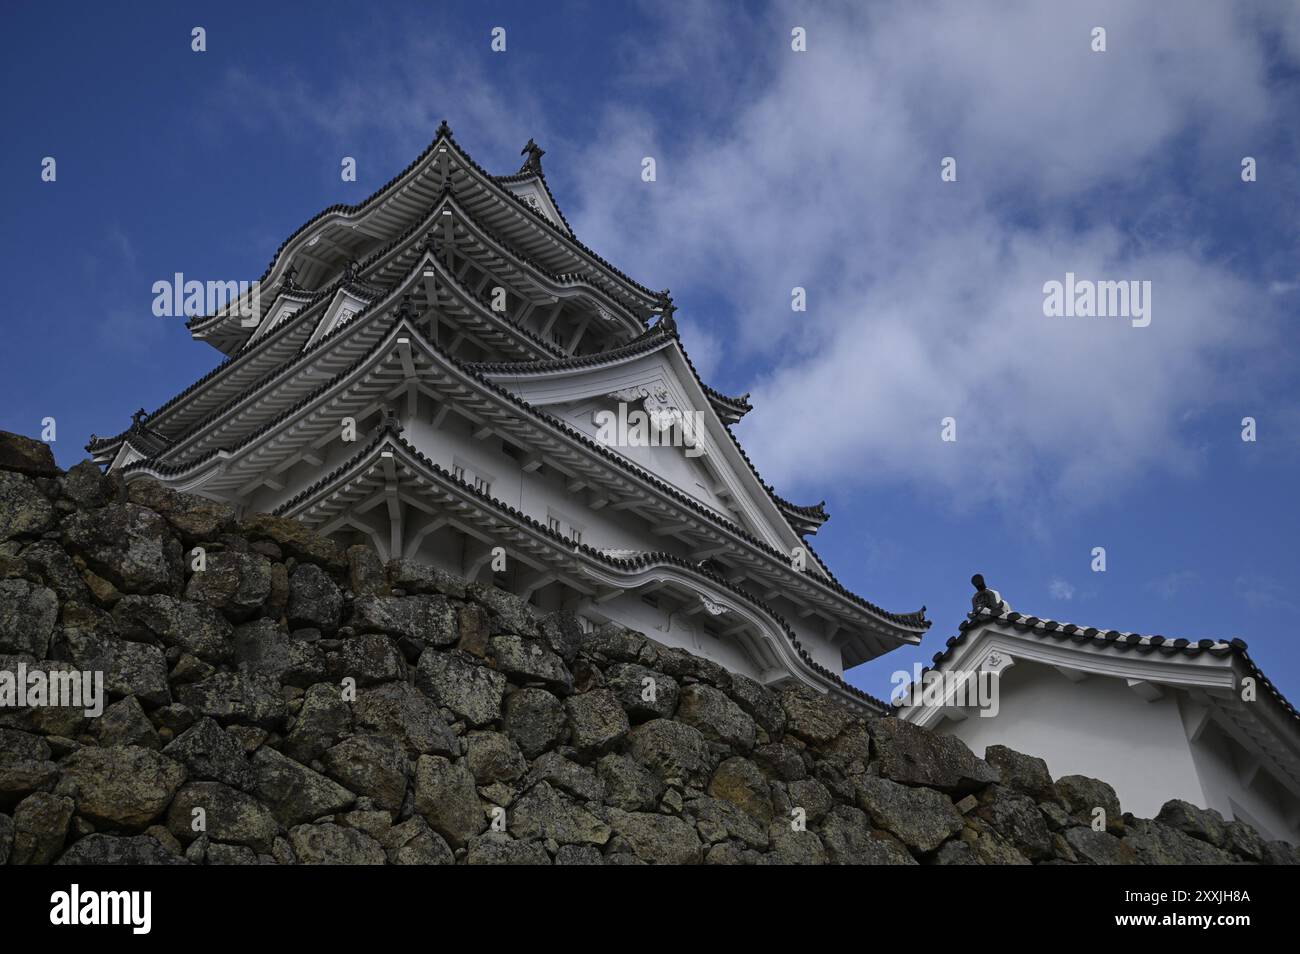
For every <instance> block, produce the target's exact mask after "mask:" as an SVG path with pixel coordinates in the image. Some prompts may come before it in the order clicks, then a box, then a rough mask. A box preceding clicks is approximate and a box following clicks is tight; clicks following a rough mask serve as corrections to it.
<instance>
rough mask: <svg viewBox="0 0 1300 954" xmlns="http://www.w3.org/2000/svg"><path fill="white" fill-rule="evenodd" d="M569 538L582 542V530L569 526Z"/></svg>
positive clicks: (575, 541)
mask: <svg viewBox="0 0 1300 954" xmlns="http://www.w3.org/2000/svg"><path fill="white" fill-rule="evenodd" d="M569 539H570V540H572V541H573V542H574V543H581V542H582V531H581V530H579V529H578V528H577V527H570V528H569Z"/></svg>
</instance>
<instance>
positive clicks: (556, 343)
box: [88, 123, 929, 703]
mask: <svg viewBox="0 0 1300 954" xmlns="http://www.w3.org/2000/svg"><path fill="white" fill-rule="evenodd" d="M524 155H525V156H526V160H525V162H524V164H523V167H522V168H521V169H520V170H519V172H518V173H516V174H514V175H510V176H493V175H490V174H489V173H487V172H486V171H484V170H483V169H482V168H481V167H480V166H479V165H478V164H477V163H475V162H474V161H473V160H472V159H471V158H470V157H469V156H468V155H467V154H466V153H465V152H464V151H463V150H462V149H461V148H460V146H459V145H458V144H457V143H456V141H455V140H454V139H453V138H452V135H451V130H450V129H449V128H448V127H447V125H446V123H443V125H442V126H440V127H439V130H438V135H437V138H436V139H435V140H434V142H433V143H432V144H431V145H430V146H429V148H428V149H426V150H425V152H424V153H423V154H422V155H421V156H420V157H419V158H418V159H417V160H416V161H415V162H414V163H412V164H411V165H410V166H409V167H407V169H406V170H404V171H403V172H402V173H401V174H400V175H399V176H397V177H396V178H395V179H393V180H392V181H390V182H389V183H388V184H386V185H385V186H383V187H382V188H380V189H379V190H378V191H377V192H376V193H375V194H374V195H372V196H370V198H368V199H366V200H365V201H364V202H362V203H360V204H359V205H356V206H344V205H339V206H332V207H330V208H328V209H326V210H325V211H323V212H321V213H320V214H319V215H317V216H315V217H314V218H312V219H311V220H310V221H308V222H307V223H306V224H304V225H303V226H302V227H300V228H299V229H298V230H297V231H296V232H294V233H293V235H291V236H290V237H289V239H288V240H286V241H285V242H284V244H283V245H281V247H280V248H279V249H278V250H277V252H276V254H275V255H274V257H273V258H272V260H271V263H270V265H269V267H268V268H267V270H266V273H265V274H264V275H263V276H262V278H261V280H260V282H259V288H260V289H261V293H260V295H259V296H250V297H249V299H248V300H245V301H241V302H239V303H238V306H232V307H229V308H227V309H225V310H223V311H221V312H218V313H216V314H212V315H205V316H201V317H196V318H193V319H191V320H190V321H189V328H190V330H191V333H192V335H193V337H195V338H197V339H200V340H203V341H206V342H208V343H209V344H211V345H213V346H214V347H216V348H218V349H219V350H221V351H222V352H223V353H224V354H226V355H227V358H226V360H225V361H223V362H222V363H221V364H220V365H218V366H217V367H216V368H215V369H213V370H212V371H211V372H209V373H208V374H207V375H205V376H204V377H203V378H201V379H200V380H199V381H197V382H195V383H194V384H193V385H191V386H190V387H189V388H187V389H186V390H185V391H183V392H182V393H181V394H179V395H177V396H176V397H174V398H172V399H171V400H169V401H168V402H166V403H165V404H163V405H162V406H161V407H160V408H158V409H157V410H155V411H153V412H152V413H150V414H145V413H143V412H138V413H137V414H136V416H135V417H134V418H133V421H132V424H131V426H130V428H128V429H127V430H125V431H123V432H122V433H121V434H118V435H116V436H114V437H111V438H104V439H98V438H92V440H91V443H90V445H89V446H88V449H89V450H90V451H91V453H92V454H93V455H94V457H95V459H96V460H97V461H99V462H100V463H102V464H104V465H106V466H109V467H110V468H112V469H114V470H117V471H120V472H121V473H122V474H123V475H124V476H125V477H127V478H128V479H130V478H132V477H135V476H139V475H149V476H152V477H154V478H157V479H159V480H162V481H164V482H165V483H167V484H168V485H170V486H173V487H175V488H177V489H182V490H191V491H195V492H198V493H202V494H205V495H208V496H212V497H215V498H219V499H224V500H229V501H232V502H235V503H237V504H239V505H241V506H243V507H245V508H247V509H250V510H270V511H273V512H276V513H279V514H284V515H289V516H294V517H297V518H299V519H302V520H304V521H307V522H308V523H310V524H312V525H313V526H316V527H317V528H319V529H321V530H322V532H327V533H336V534H342V535H344V536H346V535H347V534H360V535H361V537H363V538H368V539H370V540H372V541H373V542H374V543H375V544H376V546H378V547H379V548H380V549H381V551H382V552H384V553H385V554H386V555H388V556H390V557H416V556H419V557H420V558H422V559H423V558H428V557H429V556H430V552H431V549H432V550H439V548H441V551H445V550H447V549H448V548H449V547H455V548H456V549H457V559H458V560H459V567H458V569H459V570H460V571H461V572H464V573H468V574H469V575H471V576H473V575H476V574H477V573H478V572H479V571H480V570H481V569H483V567H484V565H485V563H486V562H487V559H488V557H487V554H489V553H490V552H491V548H492V547H493V546H503V547H505V548H506V550H507V551H509V552H510V553H511V555H512V556H513V557H514V558H515V560H516V567H517V570H516V572H515V577H514V578H512V579H511V580H509V585H511V586H512V588H514V589H516V590H517V591H519V592H522V593H523V594H524V595H525V596H531V597H532V598H534V599H535V600H536V601H538V602H539V604H540V603H548V602H549V603H558V604H560V605H567V606H575V607H579V608H582V607H585V608H586V609H587V610H588V611H590V613H591V615H593V616H595V617H599V616H600V615H601V610H600V608H601V607H606V608H608V607H613V606H618V605H625V604H626V602H627V600H626V598H627V597H628V596H629V595H632V596H634V597H635V598H636V599H638V600H639V601H640V602H641V603H645V604H650V605H655V604H656V603H657V601H658V600H660V599H663V600H667V601H668V605H671V606H675V607H679V608H681V610H682V612H683V613H685V614H687V615H697V616H698V618H699V619H700V620H702V622H701V623H700V624H699V625H698V626H697V627H696V629H695V630H694V631H696V632H699V633H700V634H702V636H701V638H704V637H705V636H708V637H716V638H717V639H718V640H720V641H721V642H720V643H719V646H718V647H717V650H716V654H717V655H718V656H719V658H720V659H723V660H724V661H728V662H730V663H733V664H734V665H736V666H738V667H740V668H746V669H748V670H750V671H751V672H752V673H753V674H755V675H756V676H758V677H759V678H763V679H767V680H769V681H775V680H778V679H783V678H791V677H796V678H799V679H802V680H803V681H805V682H810V683H813V684H817V685H820V686H823V687H824V688H830V689H832V690H833V691H835V692H837V693H840V694H844V695H857V696H860V695H861V694H858V693H856V690H851V689H850V688H849V687H847V686H846V685H845V684H844V683H843V682H842V680H841V679H840V673H841V671H842V669H843V668H844V667H847V666H851V665H855V664H857V663H859V662H862V661H864V660H866V659H869V658H872V657H874V656H876V655H879V654H880V653H882V652H884V651H886V650H888V649H891V648H893V647H895V646H897V645H900V644H903V643H915V642H918V641H919V639H920V636H921V634H922V633H924V631H925V629H926V628H927V627H928V626H929V623H928V622H927V621H926V620H925V619H924V615H923V614H924V611H923V610H922V611H921V612H917V613H906V614H898V613H890V612H886V611H885V610H882V609H880V608H879V607H877V606H875V605H873V604H871V603H870V602H868V601H866V600H864V599H862V598H861V597H859V596H857V595H855V594H853V593H851V592H849V591H848V590H847V589H845V588H844V587H843V586H842V585H840V583H839V582H838V581H837V580H836V579H835V578H834V576H833V575H831V573H830V571H829V570H828V569H827V568H826V566H825V565H824V564H823V563H822V561H821V560H820V558H819V557H818V556H817V555H816V553H815V552H814V551H813V550H812V548H811V546H810V545H809V544H808V543H807V541H806V540H805V539H804V537H805V535H809V534H813V533H816V532H817V530H818V528H819V527H820V526H821V525H822V524H823V523H824V522H825V521H826V519H827V514H826V511H825V509H824V505H823V504H820V503H819V504H817V505H816V506H799V505H796V504H793V503H791V502H789V501H787V500H785V499H783V498H781V497H780V496H778V495H777V494H776V493H775V491H774V490H773V489H772V488H771V487H770V486H768V485H767V484H766V483H764V482H763V480H762V479H761V477H760V476H759V475H758V473H757V471H756V470H755V469H754V467H753V465H752V464H751V463H750V461H749V459H748V457H747V456H746V455H745V453H744V450H743V449H742V448H741V446H740V444H739V442H738V441H737V440H736V438H735V436H734V435H733V434H732V432H731V429H730V425H732V424H734V423H736V422H737V421H739V420H740V419H741V417H742V416H743V415H744V414H745V413H747V412H748V411H749V410H750V409H751V407H750V404H749V401H748V395H744V396H741V397H732V396H728V395H725V394H722V393H720V392H718V391H716V390H714V389H713V388H710V387H708V386H707V385H706V384H705V383H704V382H703V381H702V380H701V379H700V376H699V374H698V373H697V372H696V369H695V367H694V365H692V363H691V361H690V358H689V357H688V356H687V353H686V351H685V349H684V348H683V347H682V344H681V341H680V339H679V336H678V333H677V328H676V322H675V320H674V317H673V312H674V311H675V308H674V306H673V304H672V299H671V297H670V296H669V294H668V293H667V292H656V291H652V290H651V289H649V288H647V287H646V286H644V285H642V284H640V283H639V282H637V281H635V280H634V279H632V278H630V277H628V276H627V275H625V274H624V273H622V272H621V271H619V270H618V269H617V268H615V267H614V266H613V265H611V264H610V263H608V262H606V261H605V260H604V259H602V258H601V257H600V256H599V255H597V254H596V253H595V252H593V251H592V250H591V249H589V248H587V247H586V246H585V245H583V244H582V243H581V242H580V241H579V240H578V239H577V238H576V237H575V236H574V234H573V232H572V229H571V228H570V227H569V224H568V222H567V221H566V220H565V218H564V216H563V214H562V213H561V211H560V209H559V206H558V204H557V203H556V201H555V197H554V196H553V195H552V193H551V190H550V188H549V186H548V185H547V183H546V179H545V176H544V175H543V173H542V167H541V155H542V151H541V150H540V149H539V148H538V147H536V146H535V144H533V143H532V142H531V141H530V143H529V145H528V146H527V147H525V150H524ZM656 318H657V320H655V321H654V322H653V324H652V319H656ZM615 395H619V396H621V398H622V399H624V400H627V399H630V400H632V401H646V402H654V403H655V404H656V406H663V407H667V408H669V409H670V410H673V411H675V412H676V411H681V412H685V411H690V412H701V415H702V417H703V419H704V421H705V428H704V433H703V434H702V435H701V436H700V439H699V440H700V445H701V446H700V454H699V455H698V459H691V457H687V456H685V455H683V454H682V453H681V450H680V449H679V448H671V447H668V448H660V449H656V450H655V451H654V452H652V453H639V452H631V451H627V450H624V449H620V448H618V447H610V446H606V445H605V444H603V443H601V442H600V441H598V440H596V439H595V435H594V433H593V430H594V429H593V427H592V426H591V424H590V422H591V413H592V411H593V409H595V408H597V407H600V406H604V405H602V402H605V403H606V404H607V403H608V401H609V400H610V399H611V398H613V397H614V396H615ZM648 406H649V403H647V407H648ZM348 418H350V419H352V420H354V421H355V422H356V423H357V424H358V427H359V433H360V438H359V439H358V440H356V441H355V442H352V443H348V442H347V441H346V440H344V439H342V438H341V437H340V421H342V420H344V419H348ZM458 442H459V443H458ZM489 445H490V451H489V450H486V449H485V448H488V447H489ZM458 448H459V450H458ZM694 456H696V455H692V457H694ZM475 461H477V463H475ZM484 461H488V462H487V463H484ZM493 461H495V463H493ZM489 472H491V473H492V474H495V475H500V474H502V473H508V475H509V480H508V481H507V480H506V479H505V478H501V477H499V476H498V477H496V478H492V477H489V476H485V475H487V474H488V473H489ZM507 483H509V484H510V487H511V488H512V489H511V490H510V491H509V493H506V492H505V486H506V484H507ZM547 501H558V503H559V506H560V510H565V512H567V513H570V514H571V513H573V512H575V511H581V512H582V513H583V514H586V515H587V516H589V517H590V518H591V520H590V522H591V530H590V532H587V533H585V534H584V533H583V532H582V531H580V530H579V529H578V527H577V526H576V525H569V526H562V525H561V524H560V520H559V518H558V517H556V516H554V515H553V513H554V512H555V508H552V507H550V506H549V505H548V504H547ZM566 508H567V509H566ZM585 521H586V518H585V517H584V518H583V519H581V520H579V521H578V522H585ZM571 522H572V521H571ZM448 533H453V534H456V535H457V536H456V537H455V538H454V539H452V538H446V534H448ZM503 582H504V581H503ZM620 601H621V602H620ZM625 608H626V606H625ZM610 612H611V613H612V612H613V611H612V610H611V611H610ZM613 615H614V616H615V617H617V616H618V614H617V613H613ZM670 618H671V614H670ZM791 620H793V622H791ZM669 625H670V626H671V625H672V624H671V623H670V624H669ZM723 643H725V646H724V645H723ZM692 648H695V649H697V650H699V651H704V652H705V653H706V654H708V652H709V650H708V647H703V648H701V647H699V646H696V647H692ZM872 702H873V703H874V700H872Z"/></svg>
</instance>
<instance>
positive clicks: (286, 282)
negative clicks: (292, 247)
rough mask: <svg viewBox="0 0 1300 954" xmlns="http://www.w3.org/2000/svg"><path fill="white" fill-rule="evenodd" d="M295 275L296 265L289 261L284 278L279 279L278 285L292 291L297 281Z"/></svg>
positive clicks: (296, 273) (296, 272)
mask: <svg viewBox="0 0 1300 954" xmlns="http://www.w3.org/2000/svg"><path fill="white" fill-rule="evenodd" d="M297 276H298V266H297V265H295V264H294V263H293V262H290V263H289V267H288V268H287V269H285V272H284V278H283V279H281V280H280V287H281V288H283V289H284V290H285V291H293V290H294V289H296V288H297V287H298V282H297V281H296V280H295V279H296V278H297Z"/></svg>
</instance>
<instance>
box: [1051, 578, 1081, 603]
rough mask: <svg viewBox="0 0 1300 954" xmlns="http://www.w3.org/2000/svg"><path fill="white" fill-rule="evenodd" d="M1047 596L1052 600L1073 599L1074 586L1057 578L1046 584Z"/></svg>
mask: <svg viewBox="0 0 1300 954" xmlns="http://www.w3.org/2000/svg"><path fill="white" fill-rule="evenodd" d="M1047 594H1048V596H1050V597H1051V598H1052V599H1054V600H1067V601H1068V600H1072V599H1074V585H1073V584H1071V583H1068V582H1066V581H1065V580H1063V579H1061V578H1060V577H1057V578H1056V579H1054V580H1052V581H1051V582H1050V583H1048V584H1047Z"/></svg>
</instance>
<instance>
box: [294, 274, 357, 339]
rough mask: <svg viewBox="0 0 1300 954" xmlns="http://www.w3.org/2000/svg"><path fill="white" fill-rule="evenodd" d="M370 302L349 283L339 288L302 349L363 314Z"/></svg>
mask: <svg viewBox="0 0 1300 954" xmlns="http://www.w3.org/2000/svg"><path fill="white" fill-rule="evenodd" d="M368 304H369V302H368V301H367V300H366V299H365V298H363V297H362V296H361V295H360V294H359V293H358V292H357V291H356V290H355V289H352V288H349V287H348V286H347V285H344V286H343V287H341V288H339V290H338V291H337V292H335V293H334V300H333V301H331V302H330V304H329V307H328V308H326V309H325V313H324V314H323V315H321V319H320V321H319V322H318V323H317V325H316V330H315V331H313V332H312V333H311V337H310V338H308V339H307V343H306V344H305V345H303V349H302V350H303V351H306V350H307V349H308V348H310V347H311V346H312V345H314V344H315V343H316V342H317V341H319V340H320V339H321V338H324V337H325V336H326V335H327V334H330V333H331V332H332V331H334V330H335V329H336V328H340V327H342V326H343V325H345V324H347V323H348V322H349V321H351V320H352V319H353V318H355V317H356V316H357V315H359V314H361V312H362V310H364V309H365V307H366V306H367V305H368Z"/></svg>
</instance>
